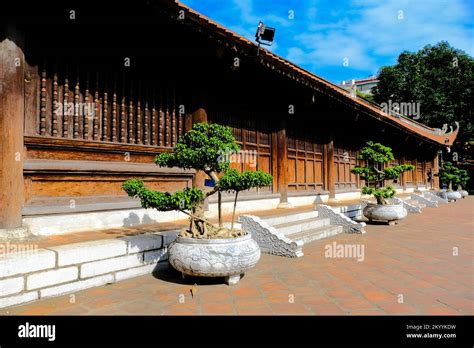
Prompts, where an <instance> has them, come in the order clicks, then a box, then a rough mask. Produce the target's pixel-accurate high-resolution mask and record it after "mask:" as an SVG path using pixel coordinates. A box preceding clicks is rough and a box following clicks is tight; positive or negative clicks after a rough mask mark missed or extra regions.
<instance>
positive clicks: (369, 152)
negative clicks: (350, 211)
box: [351, 141, 415, 204]
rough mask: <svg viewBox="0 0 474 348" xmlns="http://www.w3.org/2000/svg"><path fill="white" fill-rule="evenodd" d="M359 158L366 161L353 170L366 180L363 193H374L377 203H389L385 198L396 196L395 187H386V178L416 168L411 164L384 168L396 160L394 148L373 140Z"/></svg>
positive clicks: (394, 176) (396, 176)
mask: <svg viewBox="0 0 474 348" xmlns="http://www.w3.org/2000/svg"><path fill="white" fill-rule="evenodd" d="M357 159H359V160H361V161H364V162H363V165H362V166H356V167H354V168H353V169H352V170H351V172H352V173H354V174H357V175H359V176H360V178H361V179H362V180H364V181H365V186H364V187H363V188H362V193H363V194H367V195H373V196H374V197H375V199H376V200H377V204H387V201H386V200H385V199H386V198H392V197H393V196H395V189H394V188H393V187H392V186H387V187H384V181H385V180H395V179H397V178H398V177H400V175H401V174H402V173H403V172H405V171H409V170H414V169H415V166H413V165H411V164H399V165H396V166H391V167H386V168H383V165H384V164H386V163H389V162H390V161H393V160H394V156H393V153H392V149H391V148H390V147H388V146H384V145H382V144H380V143H374V142H372V141H369V142H367V143H366V146H365V147H363V148H362V150H361V151H360V153H359V155H358V156H357ZM382 168H383V169H382Z"/></svg>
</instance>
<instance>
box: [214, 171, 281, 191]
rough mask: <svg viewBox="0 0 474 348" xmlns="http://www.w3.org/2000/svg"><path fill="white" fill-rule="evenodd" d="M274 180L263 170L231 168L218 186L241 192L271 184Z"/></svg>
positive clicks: (224, 189)
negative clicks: (241, 170) (241, 171)
mask: <svg viewBox="0 0 474 348" xmlns="http://www.w3.org/2000/svg"><path fill="white" fill-rule="evenodd" d="M272 181H273V177H272V176H271V175H270V174H268V173H266V172H264V171H262V170H258V171H255V172H253V171H245V172H243V173H240V172H239V171H237V170H235V169H229V170H227V171H226V172H225V173H224V175H223V176H222V177H221V178H220V179H219V184H218V186H219V190H220V191H228V192H229V191H234V192H240V191H245V190H250V189H251V188H254V187H264V186H268V185H271V184H272Z"/></svg>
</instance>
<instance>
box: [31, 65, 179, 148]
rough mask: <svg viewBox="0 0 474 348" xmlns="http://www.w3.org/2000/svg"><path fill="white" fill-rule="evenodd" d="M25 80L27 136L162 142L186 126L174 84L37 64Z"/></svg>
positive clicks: (171, 143) (163, 144) (168, 142)
mask: <svg viewBox="0 0 474 348" xmlns="http://www.w3.org/2000/svg"><path fill="white" fill-rule="evenodd" d="M25 82H26V83H25V97H26V100H25V102H26V108H25V135H27V136H32V135H33V136H34V135H38V136H45V137H54V138H66V139H78V140H93V141H102V142H112V143H119V144H140V145H154V146H157V147H165V148H166V147H173V146H174V145H175V144H176V142H177V139H178V137H179V136H180V135H181V134H183V133H184V132H185V126H184V124H185V115H184V112H182V110H183V107H182V106H181V103H180V101H179V96H178V95H177V94H178V93H177V91H176V86H166V87H163V86H156V85H153V84H152V83H151V82H142V81H138V82H137V81H134V80H130V79H127V78H126V77H123V76H122V77H120V76H119V75H118V74H98V73H97V74H93V75H92V74H90V73H87V74H80V73H79V72H75V73H74V74H72V73H70V72H68V71H67V70H64V71H60V72H58V69H54V70H53V71H51V69H50V70H46V69H42V70H41V71H38V69H37V68H36V67H34V68H31V67H30V68H28V69H27V72H26V76H25ZM180 111H181V112H180Z"/></svg>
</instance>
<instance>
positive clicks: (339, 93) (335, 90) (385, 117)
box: [175, 0, 459, 145]
mask: <svg viewBox="0 0 474 348" xmlns="http://www.w3.org/2000/svg"><path fill="white" fill-rule="evenodd" d="M175 4H176V5H177V6H178V7H179V8H181V9H183V10H184V11H185V12H186V13H187V18H189V19H192V20H195V21H197V22H198V23H199V24H201V25H203V26H206V27H208V28H209V29H211V30H213V31H215V32H219V33H220V34H223V35H225V36H226V37H227V38H228V39H231V40H234V41H235V42H236V43H238V44H240V45H245V46H247V47H255V48H256V47H257V45H256V44H255V43H254V42H252V41H250V40H249V39H247V38H245V37H243V36H241V35H239V34H237V33H235V32H233V31H231V30H229V29H228V28H226V27H224V26H223V25H221V24H219V23H217V22H215V21H213V20H212V19H210V18H208V17H206V16H204V15H203V14H201V13H199V12H197V11H195V10H193V9H192V8H190V7H188V6H186V5H184V4H183V3H181V2H180V1H178V0H175ZM260 52H261V57H262V58H263V57H264V58H266V59H268V60H270V61H271V62H273V63H277V64H278V63H280V64H283V65H284V66H285V67H286V69H288V71H289V72H292V73H297V74H300V75H301V76H302V77H304V78H305V79H307V80H308V81H310V82H315V83H317V84H318V85H319V86H321V87H322V88H324V89H325V90H326V91H328V92H330V93H331V94H333V95H334V96H335V97H338V98H340V99H343V100H344V101H346V102H349V103H351V104H352V105H353V106H355V107H358V108H360V109H361V111H365V112H366V113H368V114H369V115H370V116H372V117H374V118H376V119H378V120H380V121H383V122H386V123H389V124H392V125H393V126H395V127H398V128H401V129H403V130H405V131H407V132H409V133H412V134H416V135H418V136H420V137H422V138H424V139H425V140H431V141H434V142H436V143H438V144H442V145H452V144H453V142H454V140H455V139H456V136H457V134H458V131H459V127H457V128H456V129H455V130H454V131H451V132H450V133H445V134H442V132H441V131H440V130H439V129H435V128H431V127H428V126H425V125H424V124H421V123H418V122H416V121H414V120H412V119H410V118H408V117H405V116H402V115H399V116H392V115H389V114H387V113H385V112H383V111H382V110H381V108H380V107H378V106H377V105H375V104H372V103H370V102H368V101H366V100H364V99H361V98H357V97H352V96H351V94H350V92H348V91H347V90H345V89H343V88H342V87H340V86H337V85H335V84H333V83H331V82H329V81H327V80H325V79H323V78H321V77H319V76H317V75H315V74H313V73H311V72H309V71H307V70H305V69H303V68H301V67H299V66H297V65H296V64H293V63H292V62H290V61H288V60H286V59H284V58H282V57H280V56H278V55H277V54H275V53H273V52H270V51H268V50H266V49H264V48H260Z"/></svg>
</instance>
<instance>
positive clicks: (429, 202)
mask: <svg viewBox="0 0 474 348" xmlns="http://www.w3.org/2000/svg"><path fill="white" fill-rule="evenodd" d="M411 199H413V200H415V201H418V202H420V203H423V204H424V205H426V206H427V207H432V208H437V207H438V202H436V201H432V200H430V199H428V198H425V197H424V196H422V195H419V194H416V193H414V194H412V195H411Z"/></svg>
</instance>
